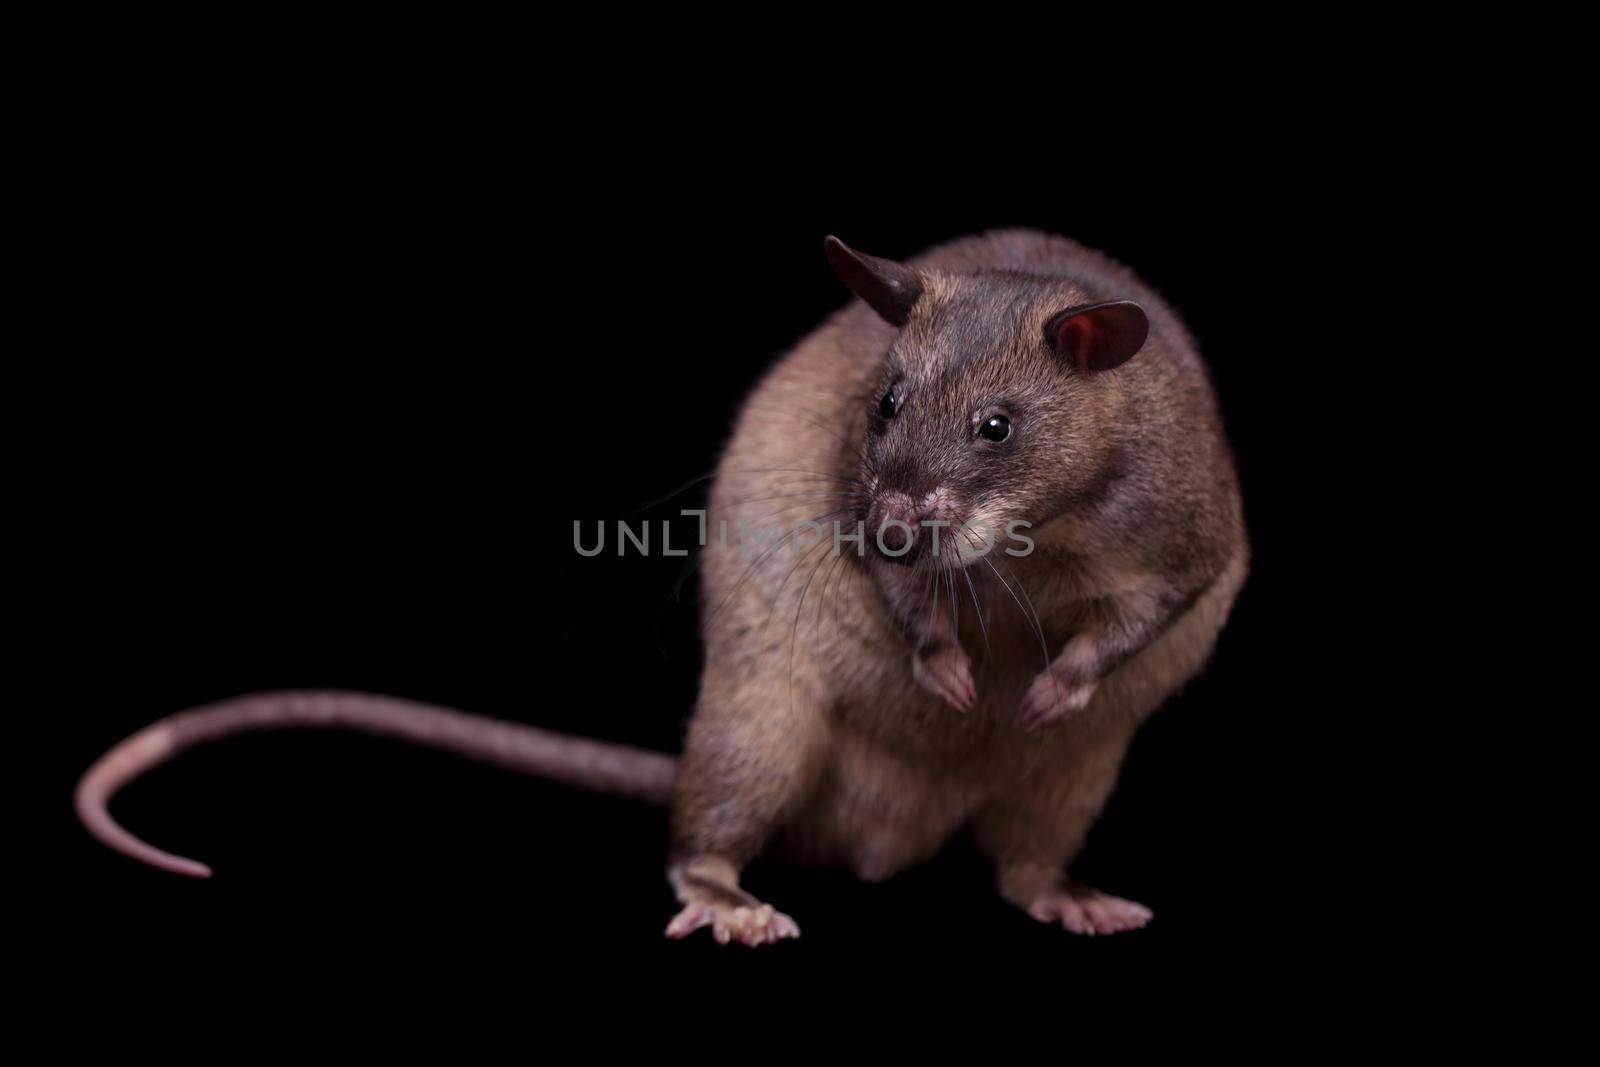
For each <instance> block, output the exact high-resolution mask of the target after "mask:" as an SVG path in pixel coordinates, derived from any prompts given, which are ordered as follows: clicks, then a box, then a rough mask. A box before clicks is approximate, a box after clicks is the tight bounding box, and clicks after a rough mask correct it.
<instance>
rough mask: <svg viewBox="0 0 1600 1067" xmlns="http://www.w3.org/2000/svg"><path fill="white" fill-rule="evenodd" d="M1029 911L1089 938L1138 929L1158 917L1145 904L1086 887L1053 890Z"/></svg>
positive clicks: (1037, 901) (1036, 917) (1028, 910)
mask: <svg viewBox="0 0 1600 1067" xmlns="http://www.w3.org/2000/svg"><path fill="white" fill-rule="evenodd" d="M1027 912H1028V914H1029V915H1031V916H1033V918H1035V919H1037V920H1039V921H1040V922H1044V923H1054V924H1058V925H1060V926H1061V927H1062V928H1063V929H1065V930H1068V931H1070V932H1072V933H1074V934H1085V935H1087V936H1090V937H1093V936H1095V935H1096V934H1117V933H1122V932H1124V931H1127V930H1137V929H1139V928H1140V927H1142V926H1145V925H1146V924H1147V923H1149V922H1150V920H1152V919H1154V918H1155V912H1153V911H1151V910H1150V909H1149V908H1147V907H1145V906H1144V905H1143V904H1140V903H1137V902H1135V901H1132V900H1123V899H1122V898H1121V897H1114V896H1111V895H1110V894H1108V893H1102V892H1100V891H1099V890H1095V889H1090V888H1088V887H1087V886H1071V887H1063V888H1060V889H1053V890H1051V891H1050V892H1048V893H1047V894H1045V895H1044V896H1041V897H1040V898H1039V899H1038V900H1036V901H1034V902H1033V903H1032V904H1030V905H1028V908H1027Z"/></svg>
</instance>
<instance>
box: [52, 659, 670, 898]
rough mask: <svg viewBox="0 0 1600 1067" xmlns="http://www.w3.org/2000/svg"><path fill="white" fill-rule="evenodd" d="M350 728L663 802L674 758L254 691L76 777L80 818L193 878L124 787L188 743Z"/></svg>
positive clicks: (162, 727)
mask: <svg viewBox="0 0 1600 1067" xmlns="http://www.w3.org/2000/svg"><path fill="white" fill-rule="evenodd" d="M289 727H312V728H321V729H338V730H355V731H359V732H361V733H369V734H379V735H382V736H385V737H395V738H399V739H401V740H404V741H410V742H413V743H415V744H418V745H422V746H425V747H427V748H438V749H444V750H446V751H450V752H455V753H458V754H460V755H463V756H467V757H468V758H470V759H477V760H482V761H484V762H486V763H493V764H497V765H499V766H501V767H506V768H509V769H511V770H515V771H522V772H524V773H527V774H536V775H539V776H541V777H544V778H549V779H551V780H553V781H558V782H565V783H567V784H569V785H574V786H578V787H580V788H583V789H589V790H593V791H595V792H600V793H612V794H616V795H620V796H630V797H637V798H639V799H641V800H646V801H649V802H651V803H654V804H665V803H666V802H667V800H668V798H669V797H670V796H671V793H672V779H673V775H674V773H675V771H676V769H677V761H676V760H675V759H674V758H673V757H671V756H668V755H666V754H664V753H660V752H648V751H645V750H644V749H637V748H628V747H626V746H624V745H614V744H610V743H608V742H604V741H592V740H589V739H588V738H582V737H570V736H567V735H564V734H556V733H550V732H549V731H546V730H540V729H537V728H535V727H532V726H524V725H522V724H521V723H513V722H506V721H504V720H502V719H490V718H485V717H484V716H481V715H469V714H467V713H466V712H463V711H453V710H451V709H449V708H440V707H434V706H433V705H430V704H418V703H415V702H413V701H410V700H400V699H398V698H396V697H382V696H369V695H367V694H364V693H344V692H339V691H337V690H326V691H313V692H286V693H251V694H249V695H247V696H241V697H234V698H232V699H230V700H223V701H220V702H218V703H216V704H209V705H206V706H205V707H200V708H194V709H192V710H189V711H183V712H179V713H178V714H176V715H169V716H168V717H166V718H165V719H162V720H160V721H159V722H155V723H152V724H150V725H149V726H146V727H145V728H144V729H143V730H140V731H139V732H138V733H136V734H134V735H133V736H132V737H129V738H128V739H127V740H125V741H123V742H122V743H121V744H119V745H117V746H116V747H115V748H113V749H112V750H111V751H109V752H107V753H106V754H105V755H104V756H101V757H100V758H99V759H98V760H96V761H95V764H94V766H92V767H90V768H89V770H88V771H87V772H86V773H85V774H84V776H83V778H82V779H81V780H80V781H79V782H78V792H77V797H76V803H77V808H78V818H80V819H81V820H83V825H84V826H85V827H87V828H88V830H89V832H90V833H91V834H93V835H94V836H95V837H97V838H98V839H99V840H100V841H101V842H103V843H104V844H106V845H109V846H110V847H111V848H114V849H116V850H117V851H118V852H121V853H123V854H124V855H127V856H132V857H133V858H134V859H136V860H139V861H141V862H143V863H148V864H150V865H151V866H152V867H159V868H160V869H162V870H164V871H171V872H172V873H174V874H182V875H187V876H189V877H191V878H209V877H211V868H210V867H207V866H206V865H205V864H203V863H199V862H197V861H195V860H191V859H186V858H184V857H183V856H174V855H173V854H172V853H170V852H163V851H162V850H161V849H158V848H155V847H153V846H151V845H147V844H145V843H144V842H143V841H141V840H139V839H138V838H137V837H135V836H133V835H132V834H130V833H129V832H128V831H127V830H124V829H123V828H122V826H121V825H119V824H118V823H117V821H116V820H115V819H113V818H112V817H111V814H110V812H108V811H107V810H106V804H107V802H108V801H109V800H110V799H111V797H112V796H113V795H114V794H115V793H116V792H117V790H119V789H121V788H122V787H123V786H124V785H126V784H128V783H129V782H131V781H132V780H133V779H135V778H137V777H139V775H141V774H143V773H144V772H145V771H147V770H149V769H150V768H152V767H155V766H157V765H158V764H161V763H164V762H166V761H167V760H169V759H171V758H172V757H173V756H176V755H177V754H178V753H180V752H183V751H185V750H186V749H190V748H193V747H194V746H196V745H199V744H204V743H205V742H207V741H212V740H215V739H217V738H219V737H226V736H228V735H230V734H238V733H244V732H245V731H248V730H271V729H283V728H289Z"/></svg>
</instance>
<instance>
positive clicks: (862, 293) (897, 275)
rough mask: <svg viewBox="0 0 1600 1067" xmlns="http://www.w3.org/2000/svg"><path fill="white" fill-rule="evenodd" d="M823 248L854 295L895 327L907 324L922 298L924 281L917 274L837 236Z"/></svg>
mask: <svg viewBox="0 0 1600 1067" xmlns="http://www.w3.org/2000/svg"><path fill="white" fill-rule="evenodd" d="M823 247H824V248H825V249H826V250H827V253H828V265H829V266H830V267H832V268H833V273H835V274H837V275H838V276H839V280H840V281H841V282H844V283H845V284H846V285H848V286H849V287H850V291H851V292H852V293H855V294H856V295H857V296H859V297H860V298H861V299H863V300H865V301H866V302H867V306H868V307H870V308H872V310H873V311H876V312H877V313H878V315H879V317H881V318H882V319H883V321H885V322H887V323H889V324H890V325H891V326H904V325H905V324H906V319H908V318H910V317H911V308H912V306H913V305H915V304H916V302H917V298H918V297H920V296H921V295H922V279H921V277H919V276H918V275H917V272H916V271H914V270H912V269H911V268H910V267H906V266H902V265H901V264H899V263H896V262H894V260H892V259H879V258H878V257H877V256H869V255H866V254H864V253H861V252H857V251H856V250H855V249H853V248H851V247H850V246H849V245H847V244H845V243H844V242H843V241H841V240H839V239H838V238H837V237H829V238H828V239H827V240H826V241H825V242H823Z"/></svg>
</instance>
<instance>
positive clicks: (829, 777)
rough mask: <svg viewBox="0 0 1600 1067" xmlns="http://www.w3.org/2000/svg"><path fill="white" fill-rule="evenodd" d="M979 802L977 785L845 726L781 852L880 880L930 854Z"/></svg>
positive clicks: (786, 833) (791, 827)
mask: <svg viewBox="0 0 1600 1067" xmlns="http://www.w3.org/2000/svg"><path fill="white" fill-rule="evenodd" d="M981 800H982V793H981V791H980V790H979V789H978V788H977V787H975V786H974V785H973V784H971V783H961V782H953V781H951V780H950V779H949V778H948V777H947V776H944V775H941V774H938V773H936V772H935V770H934V769H933V768H931V767H925V766H920V765H918V764H917V763H914V762H911V761H909V760H907V759H905V758H904V757H902V756H900V755H899V754H897V753H895V752H893V751H891V750H889V749H888V748H886V747H884V746H883V745H882V744H881V743H877V742H874V741H872V740H870V739H868V738H866V737H864V736H861V735H859V734H854V733H852V732H848V731H846V732H845V733H844V735H843V736H841V737H840V738H839V739H838V744H837V747H836V749H835V751H834V753H833V761H832V763H831V765H830V766H829V768H828V770H827V773H826V774H824V776H823V779H822V781H821V783H820V784H819V786H818V788H817V791H816V792H815V793H814V794H813V795H812V797H811V800H810V802H809V803H808V804H807V806H806V808H805V809H804V810H803V811H802V812H801V814H800V815H799V816H798V817H797V818H796V819H795V820H794V822H793V823H791V824H790V825H789V826H788V827H787V828H786V829H785V832H784V833H783V835H782V839H781V843H780V846H779V850H780V851H781V852H786V853H788V854H789V855H791V856H792V857H794V858H797V859H801V860H805V861H809V862H814V863H828V864H842V865H844V866H847V867H849V868H850V869H851V870H852V871H853V872H854V873H855V874H856V876H857V877H859V878H861V879H862V880H863V881H869V882H875V881H881V880H883V879H885V878H888V877H890V876H892V875H894V874H896V873H898V872H899V871H901V870H904V869H905V868H906V867H908V866H911V865H913V864H916V863H920V862H922V861H924V860H927V859H930V858H931V857H932V856H933V855H934V854H935V853H937V852H938V851H939V849H940V848H941V847H942V846H943V845H944V844H945V843H946V842H947V841H949V840H950V838H951V837H952V836H953V835H954V834H955V833H956V832H957V831H959V830H960V829H961V827H962V825H963V824H964V823H965V822H966V821H967V819H968V818H969V817H970V816H971V815H972V813H973V811H974V810H976V808H977V806H978V804H979V803H980V802H981Z"/></svg>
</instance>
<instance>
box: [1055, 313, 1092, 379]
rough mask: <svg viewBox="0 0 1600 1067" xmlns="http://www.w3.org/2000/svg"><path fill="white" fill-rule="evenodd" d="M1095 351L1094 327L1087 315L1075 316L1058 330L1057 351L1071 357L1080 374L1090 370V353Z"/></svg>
mask: <svg viewBox="0 0 1600 1067" xmlns="http://www.w3.org/2000/svg"><path fill="white" fill-rule="evenodd" d="M1093 349H1094V325H1093V324H1092V323H1090V321H1089V316H1087V315H1074V316H1073V317H1072V318H1070V319H1068V320H1066V321H1065V322H1063V323H1062V324H1061V325H1060V326H1059V327H1058V328H1057V330H1056V351H1057V352H1060V353H1061V354H1062V355H1066V356H1071V357H1072V359H1073V361H1074V362H1075V363H1077V365H1078V370H1079V372H1087V371H1088V370H1089V353H1090V352H1091V351H1093Z"/></svg>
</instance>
